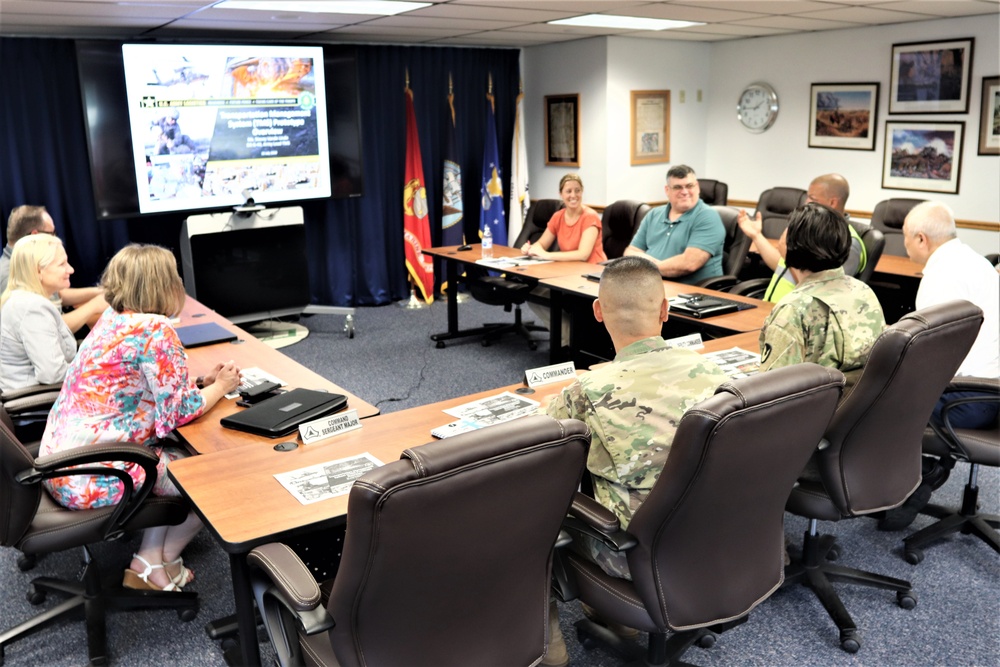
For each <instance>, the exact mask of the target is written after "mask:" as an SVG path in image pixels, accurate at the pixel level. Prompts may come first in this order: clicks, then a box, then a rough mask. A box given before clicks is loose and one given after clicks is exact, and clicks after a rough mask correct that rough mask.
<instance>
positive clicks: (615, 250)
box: [601, 199, 650, 259]
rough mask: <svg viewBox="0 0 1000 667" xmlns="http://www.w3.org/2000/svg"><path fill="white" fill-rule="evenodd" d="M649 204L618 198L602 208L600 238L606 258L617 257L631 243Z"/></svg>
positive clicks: (647, 210)
mask: <svg viewBox="0 0 1000 667" xmlns="http://www.w3.org/2000/svg"><path fill="white" fill-rule="evenodd" d="M649 210H650V209H649V205H648V204H643V203H642V202H641V201H634V200H631V199H620V200H618V201H616V202H612V203H611V204H609V205H608V207H607V208H605V209H604V214H603V215H602V216H601V240H602V242H603V243H604V254H605V255H607V256H608V259H617V258H618V257H621V256H622V255H623V254H624V253H625V248H627V247H628V246H629V244H630V243H632V237H633V236H635V232H636V230H638V229H639V223H640V222H642V219H643V218H645V217H646V214H647V213H649Z"/></svg>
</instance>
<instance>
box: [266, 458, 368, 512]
mask: <svg viewBox="0 0 1000 667" xmlns="http://www.w3.org/2000/svg"><path fill="white" fill-rule="evenodd" d="M381 465H383V464H382V462H381V461H379V460H378V459H377V458H375V457H374V456H372V455H371V454H369V453H368V452H365V453H364V454H358V455H357V456H351V457H348V458H346V459H337V460H336V461H327V462H326V463H317V464H316V465H313V466H307V467H305V468H299V469H298V470H291V471H289V472H281V473H276V474H275V475H274V478H275V479H276V480H278V481H279V482H280V483H281V485H282V486H283V487H285V488H286V489H288V492H289V493H291V494H292V495H293V496H295V498H296V499H297V500H298V501H299V502H300V503H302V504H303V505H309V504H311V503H318V502H319V501H321V500H326V499H327V498H335V497H336V496H342V495H344V494H346V493H348V492H349V491H350V490H351V485H352V484H354V480H356V479H358V478H359V477H361V476H362V475H364V474H365V473H367V472H368V471H370V470H374V469H375V468H378V467H379V466H381Z"/></svg>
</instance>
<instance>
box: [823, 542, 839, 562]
mask: <svg viewBox="0 0 1000 667" xmlns="http://www.w3.org/2000/svg"><path fill="white" fill-rule="evenodd" d="M826 559H827V560H829V561H835V560H840V547H837V546H833V547H830V550H829V551H827V552H826Z"/></svg>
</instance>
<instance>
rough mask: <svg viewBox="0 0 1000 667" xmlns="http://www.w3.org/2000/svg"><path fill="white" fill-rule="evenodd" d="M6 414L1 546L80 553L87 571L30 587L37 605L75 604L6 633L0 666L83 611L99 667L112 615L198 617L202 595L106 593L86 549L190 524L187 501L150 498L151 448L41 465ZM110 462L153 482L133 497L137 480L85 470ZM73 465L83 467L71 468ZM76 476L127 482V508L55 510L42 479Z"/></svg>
mask: <svg viewBox="0 0 1000 667" xmlns="http://www.w3.org/2000/svg"><path fill="white" fill-rule="evenodd" d="M5 416H6V415H5V414H3V408H2V407H0V499H2V506H3V512H2V513H0V544H2V545H3V546H9V547H15V548H17V549H20V550H21V551H22V552H24V553H25V554H26V555H29V556H32V555H40V554H45V553H50V552H53V551H63V550H66V549H71V548H74V547H81V548H82V549H83V554H82V561H83V569H82V571H81V573H80V574H79V576H78V580H74V581H64V580H59V579H52V578H50V577H38V578H36V579H34V580H33V581H32V582H31V585H30V587H29V589H28V600H29V601H30V602H31V603H32V604H41V603H42V602H44V601H45V598H46V596H47V594H48V593H56V594H59V595H67V594H68V595H69V596H70V598H69V599H68V600H66V601H64V602H62V603H61V604H59V605H58V606H56V607H52V608H51V609H49V610H47V611H44V612H42V613H41V614H38V615H37V616H35V617H34V618H32V619H29V620H28V621H25V622H24V623H22V624H20V625H18V626H17V627H15V628H12V629H10V630H7V631H6V632H3V633H2V634H0V662H2V661H3V660H2V659H3V655H4V651H5V650H6V649H7V647H8V646H9V645H10V644H12V643H13V642H15V641H17V640H19V639H22V638H24V637H26V636H28V635H31V634H34V633H35V632H37V631H38V630H40V629H43V628H44V627H45V626H47V625H49V624H51V623H53V622H55V621H59V620H62V619H63V618H64V617H66V616H67V615H69V614H73V613H75V612H77V611H80V610H82V611H83V615H84V618H85V621H86V625H87V645H88V654H89V659H90V664H92V665H103V664H105V663H106V661H107V641H106V635H105V613H106V611H107V610H111V609H136V608H142V607H159V608H173V609H176V610H177V613H178V615H179V616H180V618H181V619H182V620H185V621H190V620H191V619H193V618H194V617H195V615H196V614H197V611H198V597H197V594H196V593H190V592H172V591H171V592H159V591H137V590H131V589H127V588H122V587H120V586H118V587H114V588H107V587H105V586H103V585H102V583H101V575H100V572H99V571H98V566H97V563H96V562H95V561H94V560H93V557H92V556H91V553H90V551H89V549H88V548H87V545H89V544H93V543H96V542H102V541H106V540H114V539H118V538H120V537H121V536H122V535H123V534H124V533H126V532H130V531H133V530H140V529H143V528H151V527H153V526H165V525H176V524H179V523H181V522H182V521H184V519H185V518H187V514H188V506H187V502H186V501H184V500H182V499H181V498H167V497H161V496H152V495H150V491H151V490H152V488H153V485H154V482H155V480H156V464H157V461H158V459H157V457H156V455H155V454H153V453H152V452H151V451H150V450H149V449H147V448H146V447H142V446H139V445H128V444H124V445H106V446H100V447H96V446H95V447H84V448H79V449H74V450H71V451H68V452H64V453H62V454H53V455H51V456H46V457H44V458H40V459H35V458H34V457H33V456H32V455H31V454H29V453H28V451H27V450H26V449H25V448H24V447H23V446H22V445H21V443H20V442H19V441H18V440H17V438H16V437H15V436H14V434H13V432H12V431H11V430H10V428H9V426H8V424H9V421H7V420H6V419H4V417H5ZM109 460H110V461H129V462H134V463H137V464H138V465H141V466H142V468H143V470H145V472H146V484H144V485H143V487H142V488H141V489H140V490H138V491H134V490H133V488H132V478H131V477H129V475H128V474H127V473H125V472H123V471H121V470H117V469H112V468H107V467H103V466H93V467H86V464H92V463H99V462H101V461H109ZM70 466H84V467H82V468H77V469H75V470H72V471H70V470H67V468H69V467H70ZM74 473H77V474H106V475H108V476H109V477H114V478H116V479H118V480H120V481H121V482H122V484H123V485H124V489H125V490H124V494H123V496H122V502H121V503H119V504H117V505H114V506H111V507H102V508H100V509H93V510H68V509H65V508H63V507H61V506H60V505H58V504H56V502H55V501H54V500H52V498H51V497H50V496H49V494H48V492H47V491H46V490H45V489H44V488H42V485H41V482H42V480H43V479H48V478H52V477H62V476H65V475H69V474H74ZM137 650H141V647H138V648H137Z"/></svg>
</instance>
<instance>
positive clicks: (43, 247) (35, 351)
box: [0, 234, 76, 391]
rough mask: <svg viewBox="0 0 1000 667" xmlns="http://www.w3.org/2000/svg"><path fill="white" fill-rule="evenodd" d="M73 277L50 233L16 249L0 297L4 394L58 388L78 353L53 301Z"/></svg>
mask: <svg viewBox="0 0 1000 667" xmlns="http://www.w3.org/2000/svg"><path fill="white" fill-rule="evenodd" d="M72 274H73V267H72V266H70V264H69V260H68V258H67V257H66V251H65V250H64V249H63V244H62V241H60V240H59V238H58V237H57V236H52V235H51V234H33V235H31V236H25V237H23V238H22V239H20V240H19V241H18V242H17V243H15V244H14V251H13V253H11V258H10V280H9V281H8V283H7V289H5V290H4V292H3V295H2V296H0V389H2V390H3V391H11V390H14V389H23V388H24V387H31V386H34V385H38V384H57V383H60V382H62V381H63V378H65V377H66V370H67V369H68V368H69V363H70V362H71V361H73V356H74V355H75V354H76V339H75V338H74V337H73V332H72V331H70V329H69V327H68V326H66V323H65V322H64V321H63V318H62V313H61V312H59V308H58V307H57V306H56V305H55V304H54V303H53V302H52V300H51V297H52V295H53V294H55V293H56V292H58V291H59V290H62V289H66V288H67V287H69V277H70V276H71V275H72Z"/></svg>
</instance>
